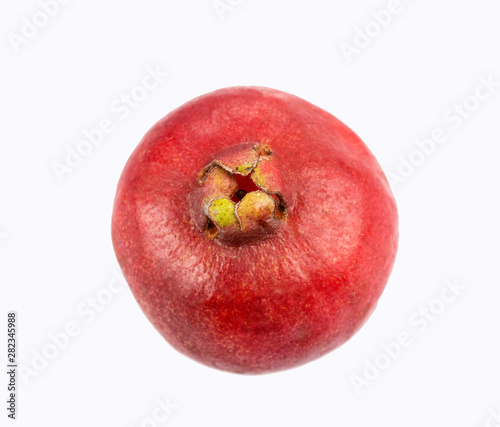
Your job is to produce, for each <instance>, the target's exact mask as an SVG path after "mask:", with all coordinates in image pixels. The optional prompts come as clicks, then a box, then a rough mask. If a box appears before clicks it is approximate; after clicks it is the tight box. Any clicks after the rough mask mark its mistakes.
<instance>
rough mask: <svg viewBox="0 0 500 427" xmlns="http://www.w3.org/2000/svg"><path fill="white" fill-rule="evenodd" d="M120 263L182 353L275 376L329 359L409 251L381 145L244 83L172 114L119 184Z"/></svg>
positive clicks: (295, 101)
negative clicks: (377, 150)
mask: <svg viewBox="0 0 500 427" xmlns="http://www.w3.org/2000/svg"><path fill="white" fill-rule="evenodd" d="M112 236H113V245H114V249H115V252H116V256H117V259H118V262H119V264H120V266H121V268H122V270H123V273H124V275H125V278H126V280H127V282H128V284H129V285H130V288H131V290H132V292H133V294H134V296H135V298H136V299H137V301H138V302H139V305H140V307H141V308H142V310H143V311H144V313H145V314H146V316H147V317H148V319H149V320H150V321H151V323H152V324H153V325H154V326H155V328H156V329H157V330H158V331H159V332H160V334H161V335H162V336H163V337H164V338H165V339H166V340H167V341H168V342H169V343H170V344H171V345H172V346H173V347H174V348H176V349H177V350H178V351H180V352H181V353H184V354H185V355H187V356H189V357H191V358H193V359H195V360H196V361H198V362H201V363H203V364H205V365H208V366H211V367H214V368H218V369H221V370H226V371H231V372H236V373H242V374H260V373H269V372H274V371H279V370H284V369H289V368H293V367H296V366H299V365H302V364H304V363H306V362H309V361H312V360H314V359H317V358H318V357H320V356H323V355H325V354H326V353H328V352H330V351H331V350H333V349H335V348H336V347H338V346H339V345H341V344H342V343H344V342H345V341H346V340H348V339H349V338H350V337H351V336H352V335H353V334H354V333H355V332H356V331H357V330H358V329H359V328H360V327H361V326H362V325H363V323H364V322H365V321H366V320H367V318H368V317H369V316H370V314H371V313H372V312H373V310H374V309H375V306H376V304H377V300H378V298H379V297H380V295H381V293H382V291H383V289H384V287H385V285H386V282H387V280H388V278H389V274H390V272H391V270H392V266H393V263H394V259H395V256H396V250H397V241H398V217H397V208H396V203H395V201H394V197H393V195H392V193H391V190H390V188H389V184H388V182H387V179H386V177H385V175H384V173H383V172H382V170H381V168H380V166H379V164H378V163H377V161H376V159H375V157H374V156H373V155H372V154H371V152H370V151H369V149H368V148H367V147H366V146H365V144H364V143H363V142H362V141H361V139H360V138H359V137H358V136H357V135H356V134H355V133H354V132H353V131H352V130H350V129H349V128H348V127H347V126H346V125H344V124H343V123H342V122H340V121H339V120H338V119H336V118H335V117H333V116H332V115H331V114H329V113H328V112H326V111H324V110H322V109H320V108H318V107H316V106H314V105H312V104H310V103H308V102H306V101H304V100H302V99H300V98H298V97H295V96H293V95H290V94H287V93H284V92H280V91H277V90H273V89H267V88H261V87H233V88H227V89H222V90H218V91H215V92H212V93H209V94H206V95H203V96H200V97H198V98H196V99H194V100H192V101H190V102H188V103H186V104H184V105H183V106H181V107H179V108H177V109H176V110H174V111H172V112H171V113H170V114H168V115H167V116H166V117H164V118H163V119H162V120H160V121H159V122H158V123H157V124H156V125H154V126H153V128H152V129H151V130H150V131H149V132H148V133H147V134H146V135H145V137H144V138H143V140H142V141H141V143H140V144H139V146H138V147H137V148H136V150H135V151H134V152H133V154H132V155H131V157H130V159H129V160H128V162H127V164H126V166H125V169H124V171H123V174H122V176H121V179H120V181H119V184H118V189H117V193H116V199H115V204H114V211H113V219H112Z"/></svg>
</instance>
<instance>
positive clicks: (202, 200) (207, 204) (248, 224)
mask: <svg viewBox="0 0 500 427" xmlns="http://www.w3.org/2000/svg"><path fill="white" fill-rule="evenodd" d="M198 185H199V190H197V191H196V196H195V206H193V208H194V209H200V210H202V211H203V214H204V217H203V220H202V219H201V218H202V217H200V216H199V215H195V216H197V217H198V219H199V221H198V222H201V224H199V225H201V227H202V228H203V232H204V233H205V234H206V235H207V237H208V238H210V239H215V240H217V242H219V243H221V244H225V245H229V246H239V245H242V244H246V243H250V242H255V241H258V240H263V239H266V238H269V237H271V236H273V235H274V234H276V233H277V232H278V230H279V229H280V228H281V226H282V225H283V223H284V222H285V221H286V217H287V208H286V204H285V201H284V199H283V196H282V194H281V188H282V180H281V176H280V174H279V171H278V169H277V167H276V162H275V155H274V154H273V151H272V149H271V147H270V146H269V145H267V144H258V143H243V144H239V145H235V146H232V147H230V148H228V149H226V150H224V151H222V152H220V153H219V154H218V155H216V156H215V158H214V160H213V161H212V162H210V163H209V164H208V165H207V166H205V167H204V168H203V169H202V170H201V171H200V172H199V174H198ZM196 205H198V206H196ZM195 222H196V221H195Z"/></svg>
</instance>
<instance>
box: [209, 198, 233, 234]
mask: <svg viewBox="0 0 500 427" xmlns="http://www.w3.org/2000/svg"><path fill="white" fill-rule="evenodd" d="M208 215H209V216H210V219H211V220H212V221H213V222H214V223H215V225H217V226H218V227H220V228H226V227H230V226H232V225H234V224H237V223H238V218H237V217H236V214H235V204H234V203H233V202H232V201H231V200H230V199H228V198H227V197H222V198H220V199H215V200H212V202H211V203H210V206H209V207H208Z"/></svg>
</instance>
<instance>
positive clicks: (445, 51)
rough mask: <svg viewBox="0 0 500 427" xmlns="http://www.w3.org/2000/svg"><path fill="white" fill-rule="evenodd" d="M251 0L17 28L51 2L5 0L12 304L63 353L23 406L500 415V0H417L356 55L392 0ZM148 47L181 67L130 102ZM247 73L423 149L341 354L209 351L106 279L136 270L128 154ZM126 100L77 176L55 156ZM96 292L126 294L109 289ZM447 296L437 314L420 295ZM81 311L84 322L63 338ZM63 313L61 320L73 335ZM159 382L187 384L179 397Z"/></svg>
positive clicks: (94, 8) (211, 418) (166, 4)
mask: <svg viewBox="0 0 500 427" xmlns="http://www.w3.org/2000/svg"><path fill="white" fill-rule="evenodd" d="M224 2H225V3H227V4H229V0H227V1H226V0H224ZM232 4H234V5H235V6H231V9H232V10H229V9H228V10H227V11H226V12H221V14H218V13H217V11H216V10H215V8H214V3H213V2H212V0H197V1H186V0H182V1H181V0H169V1H165V0H148V1H141V2H139V1H135V2H132V1H123V0H121V1H119V0H108V1H105V2H103V1H97V0H86V1H79V0H73V1H69V2H68V3H67V4H65V5H61V6H60V10H59V11H58V12H57V13H53V15H54V16H53V17H51V18H49V19H48V22H46V25H44V26H43V28H41V29H39V31H38V32H37V33H36V34H34V35H33V34H31V35H30V37H31V38H26V40H25V42H26V43H23V44H21V45H19V46H17V45H16V43H15V42H13V41H12V40H13V37H14V36H13V34H16V35H17V36H18V37H21V36H22V34H23V33H22V30H23V26H26V25H28V24H26V20H25V19H27V20H29V21H31V22H32V21H33V19H35V17H36V19H38V20H39V22H41V23H42V24H43V15H40V13H39V11H40V10H42V9H41V6H40V5H39V3H38V2H37V1H32V0H29V1H28V0H22V1H16V2H3V6H2V12H1V13H0V29H1V33H2V43H1V44H0V51H1V56H2V63H1V64H2V66H1V68H0V73H1V74H0V75H1V80H0V103H1V104H0V108H1V123H2V124H1V128H0V144H1V153H0V202H1V206H2V208H1V211H0V281H1V298H0V304H1V307H0V313H1V314H0V315H1V322H6V318H7V311H8V310H16V311H17V312H18V320H19V328H18V337H19V343H18V350H19V362H20V363H22V364H23V365H24V366H26V367H29V368H32V369H33V366H34V365H33V363H35V362H33V360H34V359H36V357H37V356H36V355H37V354H39V355H40V354H42V353H44V352H45V354H48V355H49V356H50V357H51V358H52V359H51V360H48V361H46V363H45V365H46V366H44V364H41V362H40V360H38V365H36V368H37V369H33V370H32V371H29V374H25V375H18V384H19V389H20V391H19V395H18V414H17V415H18V420H17V421H16V423H17V425H19V426H34V425H43V426H49V425H50V426H52V427H56V426H68V425H71V426H74V427H79V426H85V427H87V426H89V425H91V426H95V427H102V426H124V427H125V426H141V425H142V426H143V427H151V426H154V425H161V426H167V425H172V426H193V427H194V426H198V425H209V426H228V427H229V426H236V425H237V426H257V425H262V426H275V425H282V426H285V425H287V426H365V425H377V426H378V425H383V426H387V427H389V426H397V427H400V426H402V425H404V426H407V427H410V426H422V425H426V426H455V427H461V426H463V427H465V426H483V425H486V424H487V423H489V425H490V426H495V425H500V417H499V420H498V421H494V418H493V415H492V414H495V413H496V411H497V410H498V409H499V408H500V366H499V360H500V340H499V335H500V334H499V325H500V310H499V309H498V307H499V301H500V273H499V270H498V266H499V259H500V258H499V256H500V243H499V242H500V226H499V222H500V203H499V185H498V184H499V181H500V168H499V167H498V163H499V159H500V148H499V143H500V120H499V119H500V115H499V112H500V86H498V84H497V86H494V85H493V86H492V87H491V88H490V92H489V93H488V96H486V94H487V92H485V91H484V90H483V89H484V88H483V89H481V90H482V92H480V93H481V94H482V95H481V97H483V98H487V99H484V100H481V101H479V102H477V103H475V101H474V98H470V97H471V96H472V97H473V96H474V93H475V91H476V88H477V87H478V85H479V84H480V79H481V78H484V79H492V80H493V81H495V82H500V47H499V45H500V26H499V17H500V4H499V3H498V1H497V0H476V1H474V2H472V1H467V2H466V1H452V0H441V1H439V2H438V1H430V0H419V1H417V0H415V1H411V0H401V4H400V7H399V9H398V10H399V11H400V13H397V14H393V15H392V19H391V22H390V23H389V24H388V25H387V26H386V28H383V29H382V30H380V31H379V34H377V35H375V36H374V37H372V38H371V41H370V43H369V44H368V45H367V46H366V47H364V48H360V49H359V51H358V52H357V53H356V54H353V55H352V56H351V57H350V58H349V59H350V61H349V60H348V59H347V57H346V55H345V54H344V53H343V52H342V49H341V46H345V45H342V43H349V44H351V45H354V37H355V34H356V33H357V30H356V28H357V27H359V28H360V29H361V30H364V29H365V27H366V25H368V27H369V29H371V31H372V34H374V33H376V32H377V27H376V25H375V26H373V24H370V21H372V20H373V19H374V18H373V15H371V12H372V11H378V10H381V9H383V8H386V7H387V2H386V1H378V0H373V1H367V0H362V1H355V2H353V1H347V0H343V1H339V0H336V1H319V0H316V1H290V0H287V1H284V0H282V1H269V0H244V1H239V2H238V1H236V0H232ZM37 14H38V15H37ZM222 18H223V19H222ZM370 25H371V27H370ZM379 29H380V28H379ZM25 31H28V32H29V30H26V28H25ZM360 39H361V36H358V39H357V42H358V46H359V45H360V43H362V42H363V40H361V41H360ZM17 40H19V38H18V39H17ZM365 42H366V40H365ZM16 47H17V49H16ZM147 67H151V68H153V69H155V68H158V67H159V69H160V70H162V71H163V72H168V76H167V77H164V78H163V80H162V82H161V84H158V86H157V87H156V88H155V89H152V90H150V91H148V93H147V96H146V97H145V99H144V100H143V101H142V102H139V103H138V105H137V106H136V108H134V109H131V111H130V114H129V115H128V116H127V117H126V118H122V117H121V116H120V114H117V113H116V112H115V111H114V110H113V107H112V106H113V105H115V107H116V104H115V103H116V102H120V101H119V100H120V97H121V96H122V95H123V94H127V93H130V92H131V91H135V93H136V94H140V89H137V86H138V85H140V84H141V82H142V80H143V79H144V76H146V75H147V73H148V71H147ZM233 85H262V86H269V87H273V88H276V89H281V90H284V91H287V92H290V93H293V94H295V95H298V96H300V97H302V98H305V99H307V100H308V101H310V102H312V103H314V104H317V105H318V106H320V107H322V108H324V109H326V110H328V111H330V112H331V113H332V114H334V115H336V116H337V117H338V118H340V119H341V120H342V121H344V122H345V123H346V124H348V125H349V126H350V127H351V128H352V129H353V130H354V131H355V132H357V133H358V134H359V135H360V136H361V138H362V139H363V140H364V141H365V142H366V143H367V145H368V146H369V147H370V149H371V150H372V151H373V152H374V154H375V155H376V156H377V158H378V159H379V161H380V163H381V165H382V167H383V168H384V170H385V171H386V172H387V173H388V174H389V173H391V174H394V175H395V174H398V173H399V172H398V169H400V168H401V167H402V166H401V165H402V164H403V163H404V162H405V161H409V159H411V160H412V161H414V162H417V163H418V162H419V161H420V163H421V164H419V166H418V167H415V168H414V170H413V171H410V172H408V171H406V172H407V173H405V175H406V177H405V178H404V179H403V181H404V182H394V181H393V184H394V185H393V187H394V193H395V196H396V199H397V202H398V206H399V212H400V233H401V238H400V250H399V254H398V258H397V262H396V265H395V269H394V272H393V274H392V276H391V279H390V281H389V283H388V285H387V288H386V291H385V293H384V294H383V296H382V298H381V300H380V303H379V306H378V308H377V310H376V311H375V313H374V314H373V316H372V317H371V318H370V320H369V321H368V323H367V324H366V325H365V326H364V327H363V329H362V330H361V331H360V332H359V333H358V334H357V335H356V336H355V337H353V338H352V339H351V340H350V341H349V342H348V343H346V344H345V345H344V346H342V347H341V348H339V349H337V350H336V351H334V352H333V353H331V354H329V355H327V356H325V357H323V358H322V359H320V360H318V361H316V362H313V363H310V364H308V365H305V366H302V367H300V368H296V369H293V370H290V371H286V372H281V373H277V374H271V375H264V376H250V377H247V376H239V375H234V374H229V373H224V372H220V371H216V370H213V369H210V368H207V367H205V366H202V365H200V364H197V363H196V362H193V361H191V360H190V359H188V358H186V357H185V356H183V355H181V354H179V353H177V352H176V351H175V350H173V349H172V348H171V347H170V346H169V345H168V344H167V343H166V342H164V340H163V339H162V338H161V337H160V335H159V334H158V333H157V332H156V331H155V330H154V328H153V327H152V326H151V325H150V324H149V322H148V321H147V320H146V318H145V317H144V315H143V314H142V312H141V311H140V309H139V307H138V305H137V303H136V302H135V300H134V299H133V296H132V295H131V293H130V291H129V289H128V288H127V287H125V286H123V285H122V287H121V288H118V291H115V293H114V294H111V293H109V292H108V291H106V288H107V286H108V285H109V283H111V284H112V285H115V288H116V286H118V284H119V282H117V281H113V280H114V279H113V277H114V276H113V272H117V271H119V267H118V266H117V263H116V260H115V257H114V253H113V249H112V245H111V239H110V218H111V211H112V204H113V198H114V192H115V188H116V184H117V181H118V179H119V176H120V173H121V170H122V168H123V166H124V164H125V162H126V160H127V158H128V156H129V155H130V154H131V152H132V150H133V149H134V147H135V146H136V145H137V144H138V142H139V141H140V139H141V138H142V136H143V135H144V133H145V132H146V131H147V130H148V129H149V128H150V127H151V126H152V125H153V124H154V123H155V122H156V121H157V120H159V119H160V118H161V117H163V116H164V115H165V114H166V113H168V112H169V111H171V110H172V109H173V108H175V107H177V106H179V105H181V104H183V103H184V102H186V101H188V100H190V99H191V98H193V97H195V96H198V95H200V94H203V93H206V92H209V91H211V90H215V89H218V88H221V87H226V86H233ZM467 97H469V98H467ZM117 100H118V101H117ZM464 100H465V102H466V103H467V105H468V106H469V108H470V109H471V110H474V111H471V112H470V115H469V117H467V119H465V118H464V119H463V120H462V122H461V123H460V124H459V125H458V124H457V122H452V121H451V117H452V116H450V115H449V114H451V113H449V112H448V113H447V111H448V110H449V109H453V108H454V104H456V103H463V102H464ZM124 114H125V113H124V112H123V115H124ZM446 114H448V116H446V117H448V119H446V118H445V115H446ZM453 114H455V113H453ZM105 118H109V119H110V120H111V121H112V123H113V125H114V129H113V131H112V132H111V133H109V134H108V135H106V136H105V138H104V139H103V141H102V143H101V144H100V145H99V146H98V147H95V148H94V149H93V151H92V152H91V153H90V154H89V155H88V156H87V157H85V158H83V159H82V160H81V162H80V164H78V165H77V166H76V167H74V168H72V171H71V172H67V173H65V174H63V175H62V177H61V181H62V182H60V180H59V179H58V177H57V176H56V173H55V172H54V169H53V167H54V162H60V163H61V164H64V162H65V156H66V155H67V152H68V151H67V150H68V148H67V147H70V148H71V147H72V148H75V147H76V145H77V144H78V142H79V141H81V140H82V139H83V138H84V137H83V134H82V132H83V131H85V130H90V129H92V128H95V127H96V126H98V124H99V122H100V121H101V120H102V119H105ZM454 125H455V126H454ZM436 128H441V129H442V130H443V131H444V132H445V134H446V136H447V139H446V141H445V142H444V143H441V144H439V145H436V146H435V148H434V151H433V152H432V153H430V154H428V155H423V156H424V160H422V159H423V157H422V154H418V153H415V151H416V150H419V148H418V145H417V143H416V140H417V139H420V140H422V139H425V138H428V137H429V136H430V135H431V134H432V132H433V131H434V130H435V129H436ZM446 280H451V281H453V280H455V283H458V284H459V285H460V286H465V287H467V289H466V290H461V291H459V293H460V295H458V296H457V297H456V298H455V300H454V301H453V302H449V303H443V302H440V301H439V298H440V294H441V291H442V289H444V287H445V286H446ZM96 295H99V297H100V301H101V303H103V302H105V303H106V304H104V303H103V304H100V305H99V301H98V302H97V304H98V305H95V306H94V307H95V308H91V305H89V304H92V303H91V301H92V300H91V298H93V297H95V296H96ZM110 295H111V298H109V297H110ZM447 295H448V296H449V294H447ZM89 298H90V299H89ZM436 299H438V300H436ZM429 306H431V312H432V311H433V312H434V314H437V315H436V316H434V320H433V321H432V322H430V321H423V320H422V319H423V317H422V314H419V310H420V309H421V308H426V307H429ZM420 313H421V312H420ZM412 319H413V320H412ZM418 319H419V320H418ZM417 320H418V321H417ZM68 324H70V328H71V327H73V328H75V329H76V332H75V333H78V335H76V336H73V337H71V338H68V339H67V340H64V339H63V338H61V337H62V335H61V334H63V333H64V334H65V333H66V332H64V330H65V328H66V327H67V325H68ZM71 325H72V326H71ZM424 327H425V330H424ZM5 330H6V325H5V326H2V327H0V331H2V332H1V333H2V335H3V337H0V342H1V345H0V349H1V353H0V354H1V355H2V356H1V360H2V362H1V365H2V366H5V365H6V364H7V362H6V360H5V359H6V358H5V354H6V351H5V349H6V341H7V337H6V332H5ZM401 331H406V332H407V333H408V334H409V336H410V339H411V340H412V344H411V345H410V346H408V347H406V348H404V349H402V350H401V351H400V352H399V353H400V354H397V355H396V356H394V357H393V358H392V359H390V360H389V362H387V357H386V356H384V354H385V353H384V350H383V348H382V345H383V344H389V343H391V342H394V341H395V340H396V339H397V337H398V335H399V333H400V332H401ZM50 334H52V336H53V337H54V336H56V337H59V338H60V346H61V347H62V348H61V349H57V348H56V352H55V353H54V351H53V350H54V347H53V344H51V343H52V341H51V339H50ZM51 350H52V353H51ZM42 357H43V356H42ZM375 361H376V363H378V365H379V366H383V368H384V369H382V370H381V372H379V373H378V374H377V373H376V372H375V373H373V372H372V374H371V375H372V376H371V377H370V378H372V379H371V380H370V381H369V384H370V385H369V386H366V385H365V386H363V387H361V389H359V387H358V390H356V387H354V385H353V383H352V381H353V378H354V376H358V377H359V378H363V377H364V375H365V374H364V370H366V366H368V364H369V363H374V362H375ZM3 369H6V367H5V368H2V370H3ZM1 378H2V380H1V383H0V390H2V391H1V395H2V402H5V400H6V399H7V380H8V378H7V376H6V375H2V376H1ZM357 391H359V393H358V392H357ZM4 397H5V399H4ZM157 399H160V400H162V401H166V400H169V401H170V404H171V410H170V411H169V415H168V416H166V415H165V416H163V415H164V412H161V409H159V408H161V406H159V404H158V400H157ZM2 405H3V406H6V404H5V403H3V404H2ZM174 406H175V408H174ZM152 414H156V415H157V416H158V415H160V416H161V417H162V421H161V422H156V421H154V420H153V419H152V418H150V417H151V416H152ZM1 418H2V425H4V421H5V420H6V419H7V418H6V411H5V410H2V413H1ZM7 422H10V423H11V424H13V425H14V424H15V423H14V422H12V421H10V420H8V421H7ZM7 422H6V423H7ZM5 425H8V424H5Z"/></svg>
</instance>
